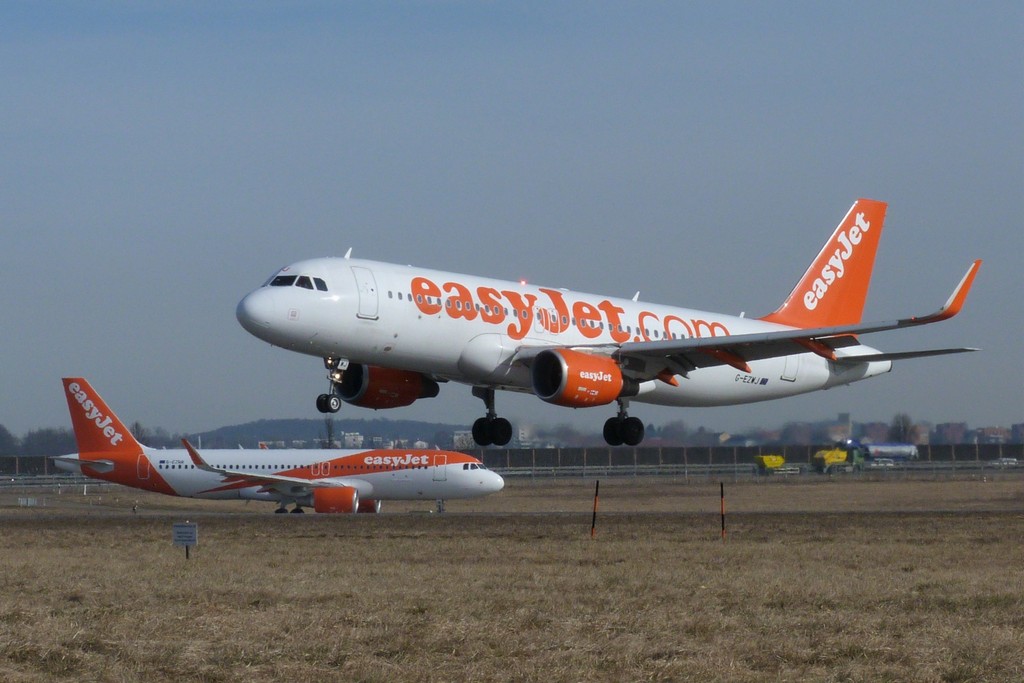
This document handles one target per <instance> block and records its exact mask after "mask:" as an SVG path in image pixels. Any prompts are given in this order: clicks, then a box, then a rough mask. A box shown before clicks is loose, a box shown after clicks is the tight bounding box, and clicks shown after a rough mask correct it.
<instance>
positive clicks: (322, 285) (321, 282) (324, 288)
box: [313, 277, 327, 292]
mask: <svg viewBox="0 0 1024 683" xmlns="http://www.w3.org/2000/svg"><path fill="white" fill-rule="evenodd" d="M313 282H314V283H315V284H316V288H317V289H319V290H320V291H321V292H326V291H327V283H326V282H324V279H323V278H320V277H315V278H313Z"/></svg>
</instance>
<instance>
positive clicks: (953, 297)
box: [914, 259, 981, 325]
mask: <svg viewBox="0 0 1024 683" xmlns="http://www.w3.org/2000/svg"><path fill="white" fill-rule="evenodd" d="M979 268H981V259H978V260H976V261H975V262H974V263H972V264H971V267H970V268H968V269H967V272H966V273H965V274H964V276H963V278H962V279H961V280H960V283H959V284H958V285H957V286H956V289H954V290H953V293H952V294H950V295H949V298H948V299H946V303H945V304H943V306H942V308H940V309H939V310H937V311H935V312H934V313H932V314H931V315H926V316H924V317H921V318H914V322H915V323H917V324H919V325H926V324H928V323H937V322H939V321H940V320H949V319H950V318H952V317H953V316H954V315H956V314H957V313H959V312H960V309H962V308H963V307H964V302H965V301H967V294H968V293H969V292H970V291H971V286H972V285H973V284H974V278H975V276H976V275H977V274H978V269H979Z"/></svg>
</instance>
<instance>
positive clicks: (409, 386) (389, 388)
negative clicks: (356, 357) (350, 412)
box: [338, 363, 439, 409]
mask: <svg viewBox="0 0 1024 683" xmlns="http://www.w3.org/2000/svg"><path fill="white" fill-rule="evenodd" d="M438 391H439V389H438V386H437V382H435V381H434V380H432V379H430V378H429V377H427V376H426V375H422V374H420V373H418V372H412V371H410V370H395V369H393V368H382V367H379V366H377V365H363V364H361V363H352V364H351V365H349V366H348V368H346V369H345V374H344V375H343V376H342V378H341V382H340V384H339V386H338V394H339V395H340V396H341V398H342V400H344V401H346V402H347V403H351V404H352V405H357V406H361V407H363V408H374V409H376V408H401V407H402V406H407V405H409V404H410V403H412V402H413V401H415V400H416V399H418V398H433V397H435V396H437V394H438Z"/></svg>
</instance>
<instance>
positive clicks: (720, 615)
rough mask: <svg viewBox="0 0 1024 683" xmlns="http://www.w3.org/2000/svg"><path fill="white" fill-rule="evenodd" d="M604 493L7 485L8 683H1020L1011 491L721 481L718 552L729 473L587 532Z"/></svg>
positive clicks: (662, 491)
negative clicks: (191, 537) (437, 501)
mask: <svg viewBox="0 0 1024 683" xmlns="http://www.w3.org/2000/svg"><path fill="white" fill-rule="evenodd" d="M593 486H594V483H593V480H586V481H584V480H580V479H574V480H537V481H528V480H526V481H523V480H510V481H509V482H508V485H507V487H506V490H505V491H503V492H502V493H500V494H497V495H496V496H492V497H490V498H487V499H483V500H479V501H453V502H451V503H449V506H448V513H446V514H443V515H439V514H430V513H429V512H428V511H429V509H430V506H429V505H426V504H423V503H403V504H391V505H388V506H386V507H385V513H384V514H381V515H378V516H369V515H361V516H355V517H354V516H344V517H342V516H326V515H314V514H307V515H302V516H299V515H273V514H271V511H272V509H273V506H272V505H269V504H264V505H258V504H255V503H253V504H251V505H245V504H243V503H215V502H205V501H191V500H180V499H172V498H167V497H161V496H155V495H146V494H141V493H138V492H134V491H131V490H128V489H110V490H106V491H103V492H102V493H101V494H97V493H96V492H94V493H93V494H91V495H89V496H82V495H81V492H80V491H78V492H77V493H76V492H68V491H64V492H63V494H62V495H60V496H57V495H54V494H53V493H45V494H44V493H40V492H35V493H30V494H26V493H25V492H21V493H20V494H19V493H17V492H11V491H4V490H0V525H2V529H3V534H2V537H0V544H2V548H0V569H2V572H0V680H2V681H10V682H12V683H15V682H22V681H177V680H184V681H237V680H246V681H335V680H337V681H341V680H354V681H464V680H473V681H545V683H548V682H551V681H589V680H602V681H648V680H654V681H687V680H696V681H781V680H788V681H799V680H810V681H875V680H881V681H1018V680H1024V545H1022V542H1024V479H1022V478H1020V477H1019V476H1014V475H1009V474H1008V475H1005V476H1001V477H997V478H995V479H993V478H991V477H990V478H987V479H986V480H980V479H977V480H970V479H965V480H938V481H904V480H887V481H866V480H860V481H852V480H851V481H846V480H842V479H837V480H831V481H830V480H824V479H814V478H806V479H803V480H799V481H771V482H762V483H750V482H748V483H729V482H726V496H727V508H728V511H729V518H728V537H727V540H726V541H725V542H723V541H722V540H721V538H720V537H719V516H718V511H719V489H718V484H717V482H709V481H704V480H697V481H691V482H686V481H683V480H678V479H648V480H636V479H621V480H615V479H608V480H602V482H601V508H600V512H599V515H598V529H597V537H596V539H594V540H591V538H590V533H589V532H590V511H591V505H592V495H593ZM18 495H35V496H38V497H39V498H40V499H42V498H43V497H45V499H46V500H45V502H46V506H45V507H36V508H20V507H18V505H17V496H18ZM136 502H138V504H139V510H138V512H137V513H133V512H132V510H131V508H132V505H133V504H135V503H136ZM185 518H189V519H192V520H194V521H198V523H199V543H200V544H199V547H198V548H197V549H195V551H194V552H193V555H192V558H191V559H190V560H187V561H186V560H185V557H184V551H183V550H182V549H180V548H175V547H174V546H172V545H171V542H170V537H171V524H172V523H173V522H175V521H182V520H184V519H185Z"/></svg>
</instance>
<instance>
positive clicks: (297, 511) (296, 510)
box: [292, 505, 306, 515]
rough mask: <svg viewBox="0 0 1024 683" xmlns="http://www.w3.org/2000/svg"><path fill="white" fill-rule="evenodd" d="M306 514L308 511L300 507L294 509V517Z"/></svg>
mask: <svg viewBox="0 0 1024 683" xmlns="http://www.w3.org/2000/svg"><path fill="white" fill-rule="evenodd" d="M305 512H306V511H305V510H303V509H302V508H300V507H299V506H298V505H296V506H295V507H293V508H292V514H293V515H301V514H303V513H305Z"/></svg>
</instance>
